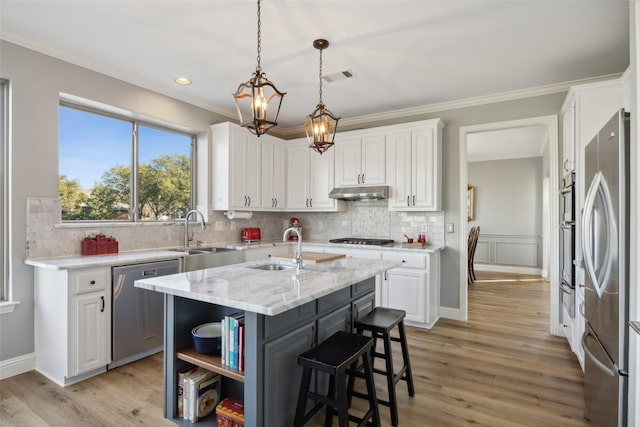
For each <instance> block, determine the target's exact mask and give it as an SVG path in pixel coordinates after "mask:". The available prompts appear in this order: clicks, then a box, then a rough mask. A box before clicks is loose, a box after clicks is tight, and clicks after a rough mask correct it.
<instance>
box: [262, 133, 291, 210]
mask: <svg viewBox="0 0 640 427" xmlns="http://www.w3.org/2000/svg"><path fill="white" fill-rule="evenodd" d="M260 139H261V144H262V147H261V149H262V191H261V195H260V198H261V201H262V203H261V207H262V210H284V209H285V208H286V167H285V160H286V157H285V148H284V144H285V142H284V141H281V140H279V139H277V138H272V137H270V136H269V135H262V136H261V137H260Z"/></svg>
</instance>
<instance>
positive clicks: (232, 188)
mask: <svg viewBox="0 0 640 427" xmlns="http://www.w3.org/2000/svg"><path fill="white" fill-rule="evenodd" d="M248 139H249V134H248V132H242V130H240V129H230V130H229V140H230V141H229V151H230V154H229V204H230V206H231V207H232V208H235V209H246V208H247V202H248V200H247V193H246V173H245V165H246V161H247V155H248V154H247V141H248Z"/></svg>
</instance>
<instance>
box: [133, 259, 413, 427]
mask: <svg viewBox="0 0 640 427" xmlns="http://www.w3.org/2000/svg"><path fill="white" fill-rule="evenodd" d="M267 264H277V263H275V262H273V261H271V260H262V261H255V262H249V263H243V264H235V265H231V266H226V267H218V268H211V269H206V270H198V271H193V272H189V273H180V274H175V275H170V276H164V277H157V278H150V279H143V280H138V281H136V286H137V287H140V288H144V289H148V290H151V291H157V292H162V293H164V294H165V367H164V384H165V417H167V418H169V419H172V420H174V421H175V422H176V423H178V424H182V425H190V424H191V423H190V422H187V421H184V420H182V419H179V418H178V417H177V375H178V372H180V371H182V370H184V369H186V368H187V367H189V366H193V365H197V366H201V367H204V368H206V369H209V370H212V371H214V372H216V373H218V374H220V375H221V376H222V379H223V381H222V391H221V395H222V398H224V397H233V398H236V399H240V400H243V401H244V404H245V425H246V426H248V427H249V426H256V427H262V426H269V427H271V426H276V427H277V426H285V425H291V424H292V420H293V415H294V411H295V402H296V401H297V396H298V388H299V381H300V375H301V369H300V368H299V367H298V365H297V356H298V354H300V353H302V352H303V351H305V350H307V349H309V348H310V347H312V346H314V345H316V344H317V343H319V342H321V341H323V340H324V339H326V338H328V337H329V336H330V335H332V334H333V333H334V332H336V331H338V330H351V329H352V324H353V320H354V319H357V318H358V317H360V316H363V315H364V314H366V313H368V312H369V311H371V310H372V309H373V306H374V300H375V276H376V275H377V274H380V273H382V272H384V271H386V270H389V269H392V268H395V267H397V266H398V265H399V264H400V263H399V262H395V261H383V260H369V259H360V258H341V259H338V260H335V261H331V262H324V263H318V264H308V265H307V264H305V266H304V268H303V269H302V270H301V271H300V272H299V273H296V270H295V269H284V270H277V271H268V270H263V269H261V267H263V268H264V266H265V265H267ZM237 312H242V313H243V314H244V316H245V317H244V319H245V361H244V365H245V369H244V371H237V370H232V369H229V368H228V367H226V366H223V365H222V364H221V363H220V358H219V357H210V356H203V355H200V354H198V353H196V352H195V351H194V350H193V349H192V342H191V329H192V328H194V327H195V326H198V325H200V324H203V323H207V322H214V321H219V320H221V319H222V318H223V317H224V316H226V315H230V314H232V313H237ZM199 424H202V425H215V417H208V418H207V419H205V421H204V422H201V423H199Z"/></svg>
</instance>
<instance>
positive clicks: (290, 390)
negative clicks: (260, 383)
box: [264, 322, 315, 426]
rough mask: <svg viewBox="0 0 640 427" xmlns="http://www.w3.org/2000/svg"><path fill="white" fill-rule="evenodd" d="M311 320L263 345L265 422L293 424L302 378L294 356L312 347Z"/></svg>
mask: <svg viewBox="0 0 640 427" xmlns="http://www.w3.org/2000/svg"><path fill="white" fill-rule="evenodd" d="M314 323H315V322H311V323H308V324H306V325H304V326H302V327H300V328H298V329H296V330H294V331H292V332H290V333H288V334H286V335H284V336H282V337H280V338H278V339H276V340H274V341H271V342H270V343H268V344H266V345H265V346H264V387H265V389H264V419H265V420H268V424H269V425H273V426H290V425H293V419H294V416H295V412H296V402H297V401H298V392H299V391H300V380H301V378H302V367H301V366H300V365H298V355H299V354H301V353H303V352H305V351H307V350H309V349H310V348H311V347H313V345H314V339H313V338H314V335H315V331H314V329H315V327H314Z"/></svg>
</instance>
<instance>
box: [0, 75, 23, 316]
mask: <svg viewBox="0 0 640 427" xmlns="http://www.w3.org/2000/svg"><path fill="white" fill-rule="evenodd" d="M10 90H11V86H10V82H9V80H8V79H5V78H0V121H1V123H0V245H2V252H1V253H0V279H1V280H2V284H1V286H0V314H4V313H11V312H13V310H14V308H15V306H16V305H17V304H19V301H13V298H12V297H13V295H12V286H11V226H10V225H11V216H10V214H11V194H10V190H11V185H10V184H11V161H10V159H11V138H10V135H11V129H10V126H11V112H10V102H9V101H10Z"/></svg>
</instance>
